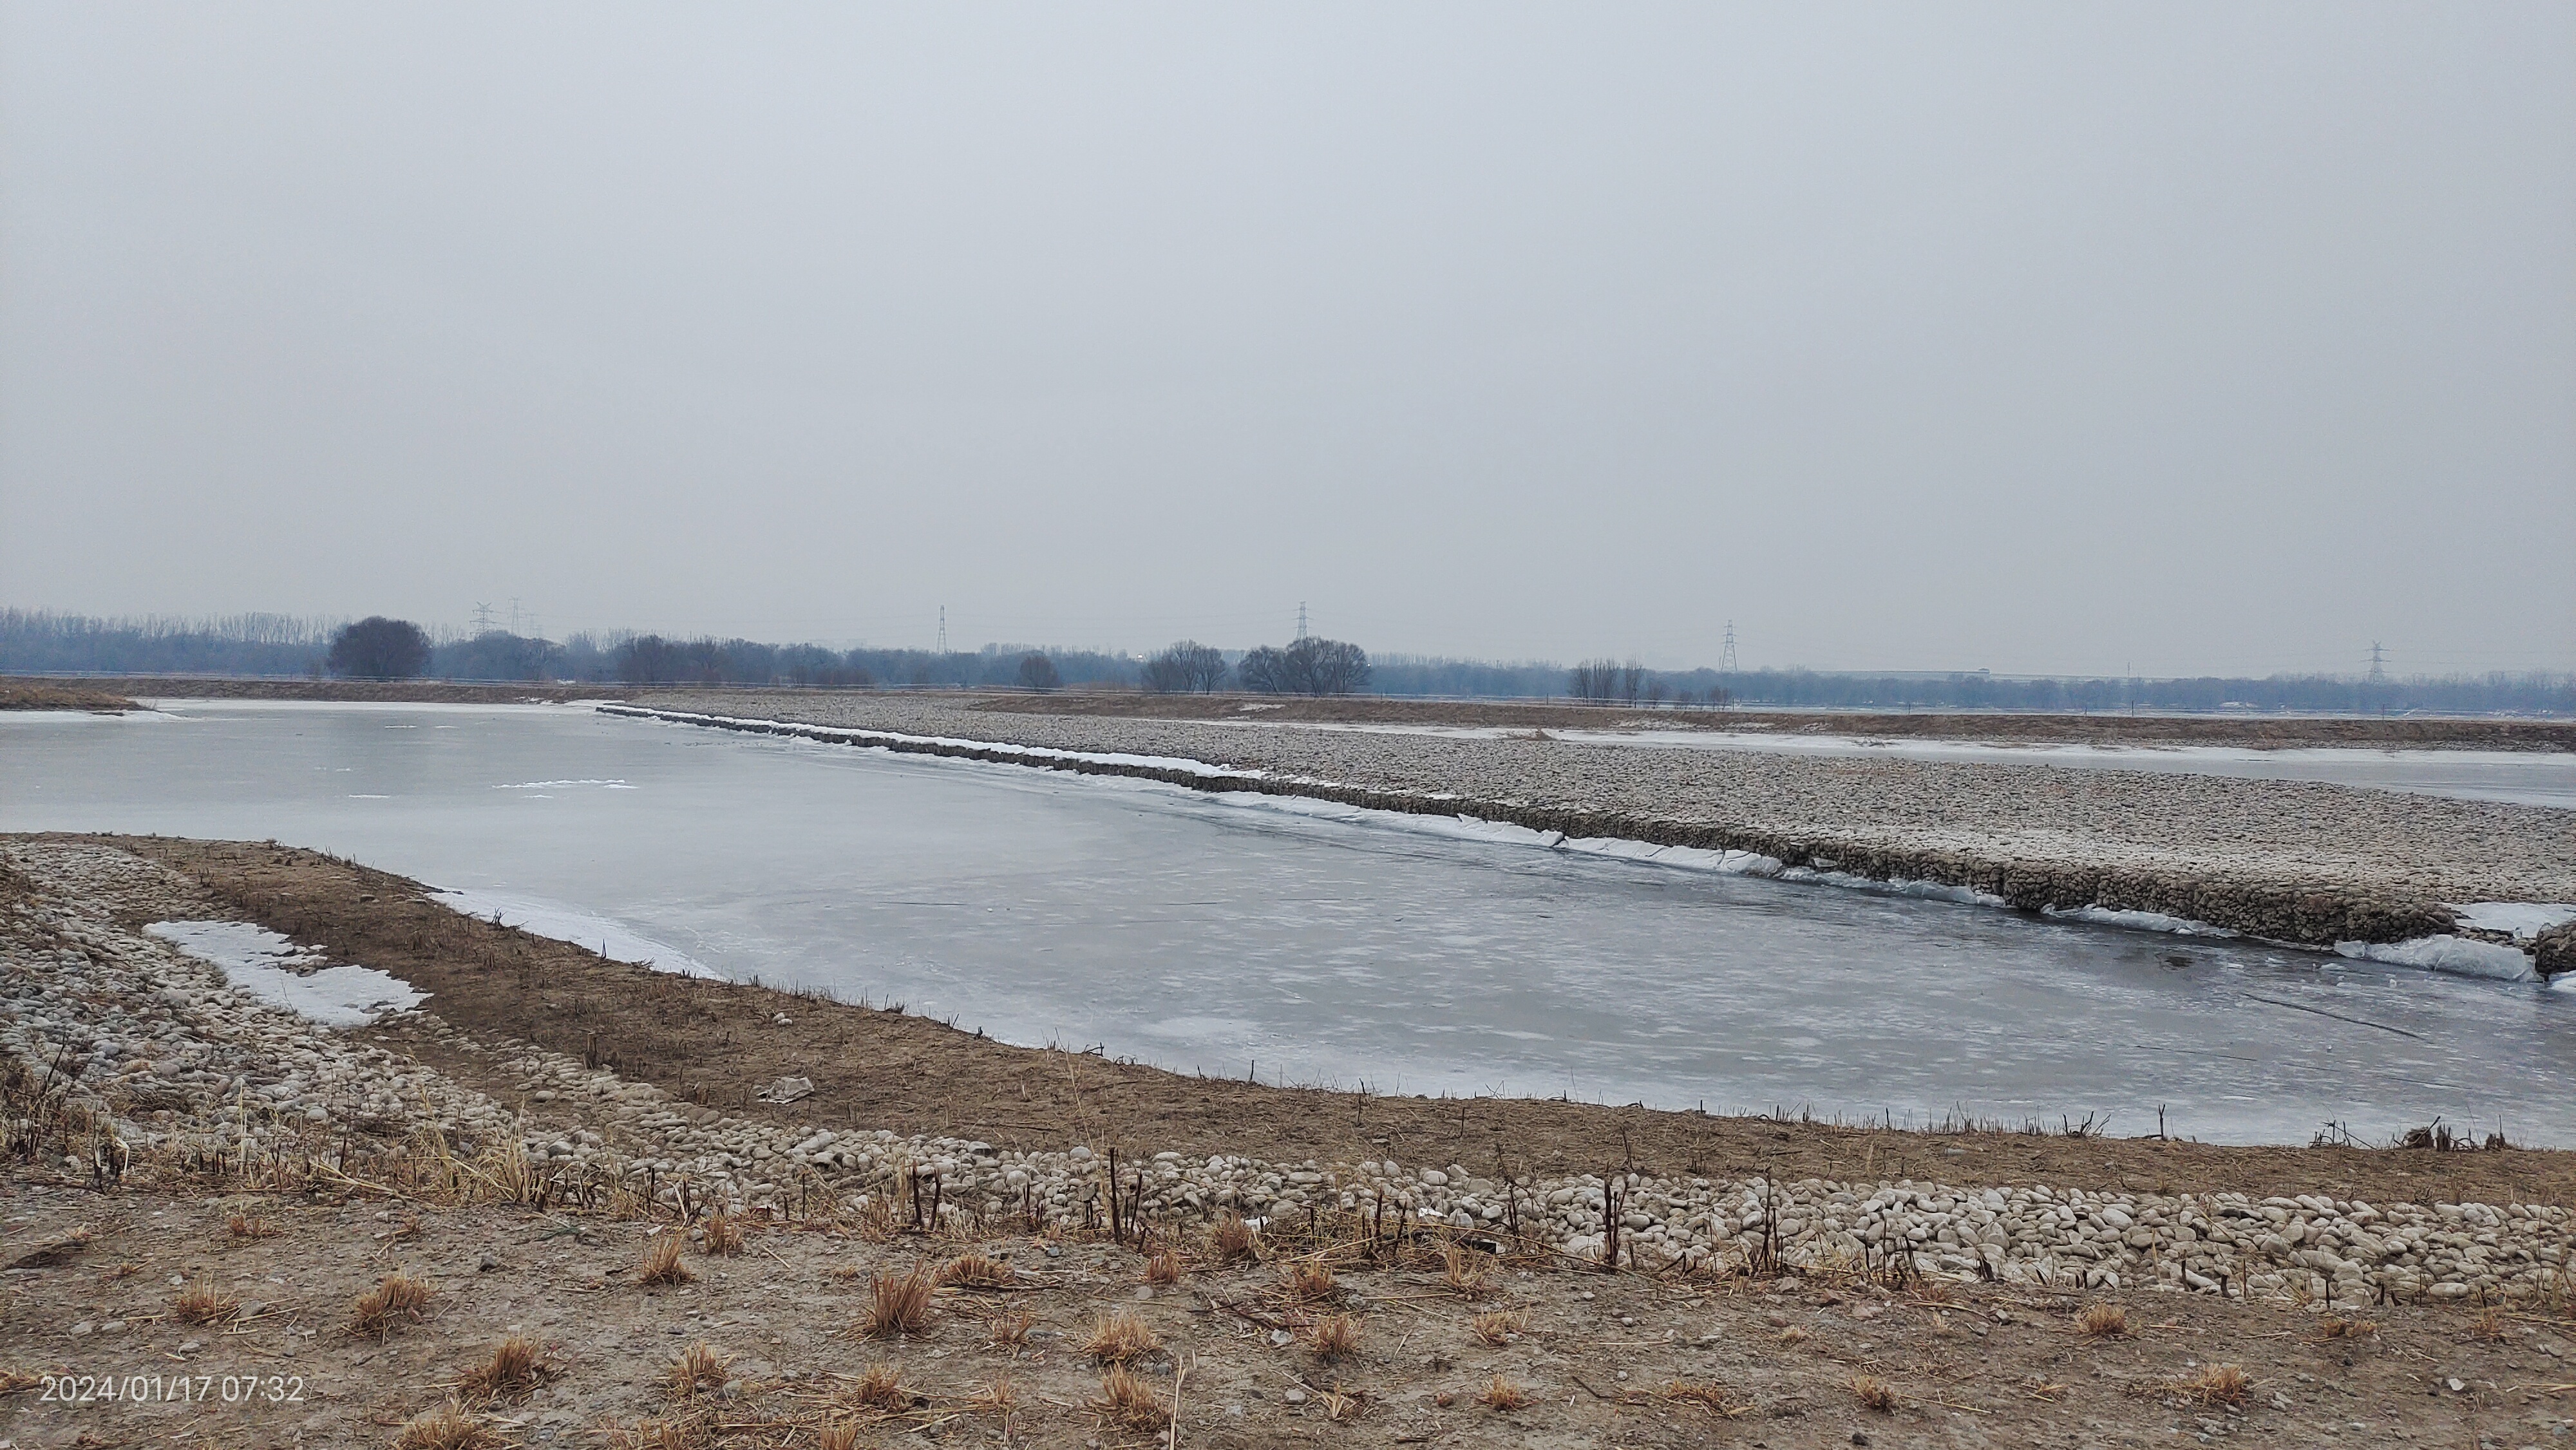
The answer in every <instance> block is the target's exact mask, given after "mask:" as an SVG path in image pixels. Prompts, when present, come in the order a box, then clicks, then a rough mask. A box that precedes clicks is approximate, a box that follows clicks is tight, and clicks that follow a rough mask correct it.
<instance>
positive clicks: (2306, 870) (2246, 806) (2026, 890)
mask: <svg viewBox="0 0 2576 1450" xmlns="http://www.w3.org/2000/svg"><path fill="white" fill-rule="evenodd" d="M603 708H604V709H607V710H610V711H612V712H615V713H621V714H628V715H635V716H640V717H645V718H658V719H665V720H673V721H677V722H682V723H689V724H696V725H706V726H714V727H717V728H723V729H731V730H744V731H752V732H755V733H773V734H787V735H795V736H800V737H803V738H808V739H815V740H823V741H839V742H845V743H852V744H863V745H868V746H877V747H882V748H886V749H890V750H898V751H908V752H914V753H921V754H930V755H944V756H953V757H960V758H965V759H974V760H987V761H1001V762H1006V763H1011V764H1018V765H1030V766H1043V767H1046V768H1051V769H1058V770H1072V771H1080V772H1085V773H1092V774H1106V775H1120V776H1129V777H1135V778H1141V779H1149V780H1158V781H1164V782H1168V783H1171V784H1175V785H1182V786H1187V787H1190V788H1192V789H1198V790H1226V791H1253V792H1260V793H1266V794H1275V795H1296V796H1305V797H1311V798H1316V799H1322V800H1330V801H1334V802H1337V803H1340V804H1345V805H1352V806H1360V807H1365V808H1370V809H1377V810H1388V811H1398V812H1405V813H1411V814H1436V815H1456V814H1465V815H1472V816H1474V817H1476V818H1478V819H1481V820H1488V821H1498V822H1504V823H1508V824H1512V825H1517V826H1522V827H1526V828H1528V829H1530V830H1533V831H1538V832H1549V833H1558V834H1561V835H1562V836H1564V837H1566V838H1569V839H1576V840H1582V839H1590V838H1617V839H1623V840H1634V841H1643V842H1647V843H1649V844H1652V845H1656V846H1663V847H1680V848H1685V849H1690V850H1698V851H1708V852H1730V851H1731V852H1742V853H1747V854H1749V855H1750V856H1753V857H1760V858H1768V859H1769V860H1771V861H1775V862H1778V863H1781V864H1782V866H1784V867H1785V868H1788V869H1791V870H1796V871H1806V872H1815V873H1838V874H1841V875H1844V876H1848V877H1855V878H1862V879H1866V880H1869V881H1877V882H1913V883H1929V884H1932V885H1934V886H1938V887H1943V888H1948V889H1950V890H1952V891H1956V892H1960V893H1963V894H1965V893H1973V894H1974V895H1976V896H1977V897H1979V898H1982V899H1987V900H1990V901H1992V902H1995V903H1997V904H2001V905H2007V906H2011V907H2014V908H2018V909H2022V910H2029V911H2047V910H2060V911H2070V910H2071V911H2080V910H2088V909H2089V910H2094V911H2102V912H2127V913H2142V914H2148V915H2152V916H2157V917H2165V918H2171V919H2173V920H2176V921H2179V922H2194V923H2203V924H2206V925H2208V926H2212V927H2216V928H2219V929H2221V930H2223V931H2228V932H2234V933H2238V934H2242V935H2246V936H2253V937H2260V938H2264V939H2268V940H2273V941H2281V942H2290V943H2295V944H2299V945H2304V946H2313V947H2333V946H2335V945H2336V944H2338V943H2388V942H2401V941H2412V940H2417V939H2421V938H2427V937H2438V936H2445V935H2451V934H2454V933H2457V934H2461V935H2475V933H2473V932H2470V931H2468V930H2467V929H2465V928H2462V927H2461V926H2460V925H2459V924H2458V921H2457V914H2456V913H2455V912H2454V910H2453V909H2452V906H2451V903H2456V902H2467V901H2490V900H2494V901H2566V900H2576V831H2570V830H2568V829H2567V828H2566V821H2565V820H2564V817H2565V815H2566V813H2565V812H2559V811H2550V810H2545V809H2539V808H2533V807H2522V806H2510V805H2502V804H2496V803H2482V802H2467V801H2451V800H2443V799H2436V798H2432V797H2422V796H2405V795H2399V794H2397V793H2394V792H2384V791H2361V790H2353V789H2347V788H2344V787H2338V786H2327V785H2316V784H2312V783H2301V782H2288V781H2265V780H2242V779H2230V778H2220V777H2209V776H2191V775H2179V774H2155V773H2149V772H2143V771H2138V772H2127V771H2110V770H2082V771H2074V770H2063V769H2053V768H2051V767H2047V766H2021V765H1988V764H1955V763H1938V762H1923V761H1909V760H1862V761H1853V760H1841V759H1808V758H1800V757H1791V756H1780V755H1758V754H1754V753H1751V752H1746V753H1742V754H1730V753H1727V752H1718V751H1643V750H1636V749H1630V748H1625V747H1619V746H1590V745H1580V744H1575V743H1571V742H1563V741H1546V740H1513V739H1505V740H1460V739H1454V738H1441V737H1424V736H1414V735H1400V734H1389V733H1382V732H1359V731H1285V730H1251V729H1246V728H1243V727H1239V726H1221V725H1212V724H1204V723H1199V724H1193V723H1190V722H1175V721H1149V720H1128V719H1116V718H1106V717H1099V716H1081V717H1052V716H1031V715H1024V714H1003V713H990V712H973V711H967V710H961V709H957V708H955V707H953V706H947V705H942V704H939V703H937V702H933V701H923V700H919V699H914V698H896V699H884V700H879V699H869V698H854V697H846V696H833V697H819V698H818V697H810V696H774V697H762V696H751V697H723V698H718V699H710V700H706V701H694V700H686V701H680V702H675V704H674V706H673V707H671V708H654V709H642V708H637V707H630V706H605V707H603ZM1191 763H1204V764H1218V765H1222V766H1224V767H1226V768H1225V769H1224V770H1222V771H1218V772H1211V771H1209V770H1207V769H1204V768H1191ZM2490 941H2491V944H2499V945H2500V944H2505V943H2506V942H2507V941H2509V939H2508V938H2504V937H2501V936H2494V937H2491V938H2490ZM2513 944H2514V945H2516V946H2518V947H2520V948H2521V949H2523V950H2525V951H2529V950H2530V943H2528V942H2522V943H2513ZM2562 955H2563V954H2562Z"/></svg>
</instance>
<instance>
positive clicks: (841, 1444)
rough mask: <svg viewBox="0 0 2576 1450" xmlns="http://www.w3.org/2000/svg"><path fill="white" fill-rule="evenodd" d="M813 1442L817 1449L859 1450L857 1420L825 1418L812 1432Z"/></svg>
mask: <svg viewBox="0 0 2576 1450" xmlns="http://www.w3.org/2000/svg"><path fill="white" fill-rule="evenodd" d="M814 1444H815V1445H816V1447H817V1450H859V1422H858V1421H856V1420H826V1421H824V1422H823V1426H822V1428H821V1429H819V1430H816V1431H815V1432H814Z"/></svg>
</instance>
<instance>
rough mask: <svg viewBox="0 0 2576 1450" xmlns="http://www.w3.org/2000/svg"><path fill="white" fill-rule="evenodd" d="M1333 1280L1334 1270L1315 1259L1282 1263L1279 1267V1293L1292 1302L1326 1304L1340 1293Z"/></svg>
mask: <svg viewBox="0 0 2576 1450" xmlns="http://www.w3.org/2000/svg"><path fill="white" fill-rule="evenodd" d="M1340 1292H1341V1289H1340V1286H1339V1285H1337V1284H1335V1283H1334V1282H1333V1271H1332V1270H1331V1269H1330V1268H1327V1267H1326V1266H1324V1265H1322V1264H1318V1263H1316V1262H1314V1261H1313V1260H1310V1259H1309V1260H1300V1261H1299V1262H1297V1263H1293V1264H1282V1265H1281V1266H1280V1268H1279V1294H1280V1297H1281V1298H1283V1299H1286V1300H1287V1301H1288V1302H1289V1303H1291V1304H1325V1303H1330V1302H1331V1301H1332V1299H1333V1296H1334V1295H1336V1294H1338V1293H1340Z"/></svg>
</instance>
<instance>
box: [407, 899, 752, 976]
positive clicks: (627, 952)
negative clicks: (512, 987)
mask: <svg viewBox="0 0 2576 1450" xmlns="http://www.w3.org/2000/svg"><path fill="white" fill-rule="evenodd" d="M430 899H431V900H433V901H436V902H438V903H439V904H440V905H442V906H445V907H448V908H450V909H451V910H455V911H461V912H463V913H465V914H466V915H467V916H479V917H481V918H483V919H484V920H485V921H498V922H499V923H500V924H501V925H503V926H513V927H517V928H518V929H519V930H521V931H524V932H527V933H529V934H530V935H532V936H542V937H551V938H553V939H554V940H556V941H568V942H571V943H572V944H573V945H574V946H577V947H586V948H588V949H589V950H591V951H595V952H598V953H600V954H601V955H602V956H605V957H607V958H608V959H609V960H610V961H615V962H632V963H634V964H636V965H638V966H645V967H651V968H653V969H654V970H655V971H659V972H675V973H677V974H679V975H680V976H683V977H709V978H713V979H714V980H716V981H719V982H721V981H723V980H725V975H724V973H722V972H719V971H717V970H716V969H715V968H713V967H710V966H708V965H707V964H706V963H704V962H701V961H698V960H697V959H696V958H694V957H691V956H690V955H689V954H688V953H687V952H684V951H681V950H679V949H678V948H676V947H673V946H670V945H667V944H666V943H663V942H658V941H655V940H654V939H653V938H651V937H648V936H645V935H643V934H641V933H639V932H635V931H630V930H628V929H627V928H625V927H623V926H620V925H618V924H617V923H616V922H614V921H611V920H609V919H608V918H607V917H604V916H600V915H597V914H596V913H593V912H587V911H583V910H581V909H580V908H578V907H572V906H565V905H562V904H561V903H559V902H552V901H535V900H530V899H527V898H524V897H515V896H502V895H498V894H495V893H493V892H489V891H455V890H438V891H433V892H431V893H430Z"/></svg>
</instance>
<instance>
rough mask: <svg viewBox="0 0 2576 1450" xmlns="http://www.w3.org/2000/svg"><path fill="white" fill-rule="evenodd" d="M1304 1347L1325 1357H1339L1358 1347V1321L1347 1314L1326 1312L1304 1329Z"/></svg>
mask: <svg viewBox="0 0 2576 1450" xmlns="http://www.w3.org/2000/svg"><path fill="white" fill-rule="evenodd" d="M1306 1347H1307V1348H1309V1349H1312V1350H1313V1351H1315V1352H1316V1353H1317V1354H1320V1355H1322V1356H1323V1357H1324V1358H1326V1359H1340V1358H1341V1357H1342V1356H1343V1355H1346V1354H1349V1353H1351V1352H1352V1351H1353V1350H1356V1349H1358V1348H1359V1347H1360V1322H1359V1321H1358V1320H1357V1319H1354V1318H1352V1317H1351V1316H1350V1315H1348V1314H1327V1315H1325V1316H1324V1317H1323V1318H1321V1319H1318V1320H1316V1321H1315V1322H1314V1324H1313V1325H1312V1326H1310V1327H1309V1328H1308V1329H1307V1330H1306Z"/></svg>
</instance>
